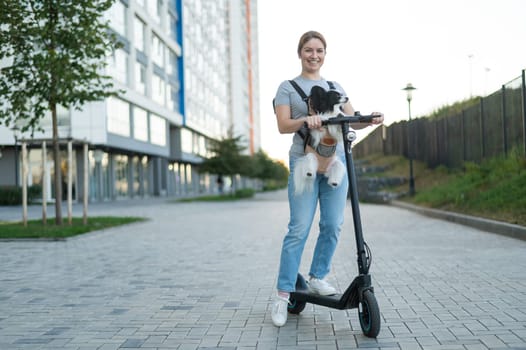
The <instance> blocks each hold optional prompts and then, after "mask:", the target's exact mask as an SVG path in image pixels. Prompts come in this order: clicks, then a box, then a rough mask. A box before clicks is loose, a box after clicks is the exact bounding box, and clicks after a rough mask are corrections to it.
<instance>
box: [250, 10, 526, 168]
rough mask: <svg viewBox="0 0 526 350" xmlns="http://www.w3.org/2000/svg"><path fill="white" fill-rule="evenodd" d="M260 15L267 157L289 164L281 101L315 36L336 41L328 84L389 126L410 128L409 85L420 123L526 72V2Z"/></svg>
mask: <svg viewBox="0 0 526 350" xmlns="http://www.w3.org/2000/svg"><path fill="white" fill-rule="evenodd" d="M257 11H258V35H259V38H258V41H259V43H258V45H259V48H258V49H259V80H260V115H261V136H262V148H263V150H264V151H265V152H266V153H267V154H268V155H269V156H270V157H271V158H274V159H280V160H283V161H285V163H287V162H288V155H287V153H288V148H289V146H290V143H291V137H292V135H291V134H287V135H281V134H279V132H278V129H277V125H276V118H275V116H274V114H273V111H272V105H271V102H272V99H273V98H274V95H275V93H276V90H277V88H278V85H279V84H280V83H281V82H282V81H283V80H287V79H292V78H294V77H296V76H297V75H299V74H300V73H301V63H300V61H299V59H298V56H297V53H296V49H297V45H298V40H299V38H300V36H301V35H302V34H303V33H304V32H306V31H308V30H317V31H319V32H321V33H322V34H323V35H324V36H325V39H326V40H327V55H326V58H325V63H324V66H323V67H322V71H321V73H322V76H323V77H324V78H326V79H327V80H334V81H337V82H338V83H340V84H341V85H342V86H343V88H344V89H345V91H346V92H347V95H348V96H349V98H350V101H351V103H352V105H353V107H354V109H355V110H358V111H360V112H361V113H362V114H368V113H370V112H373V111H379V112H382V113H384V115H385V124H386V125H390V124H392V123H394V122H397V121H400V120H404V119H408V116H409V112H408V103H407V100H406V94H405V91H403V90H402V89H403V88H404V87H405V86H406V85H407V84H408V83H411V84H412V85H413V86H414V87H416V88H417V90H415V91H414V92H413V99H412V101H411V116H412V117H413V118H417V117H422V116H425V115H427V114H430V113H431V112H433V111H434V110H436V109H438V108H440V107H442V106H445V105H448V104H452V103H454V102H457V101H461V100H464V99H467V98H469V97H470V96H485V95H488V94H491V93H493V92H495V91H496V90H498V89H499V88H500V87H501V86H502V85H503V84H505V83H507V82H509V81H511V80H513V79H515V78H517V77H519V76H520V75H521V72H522V70H523V69H526V21H525V19H524V18H525V17H524V16H525V14H526V0H316V1H314V0H260V1H258V8H257ZM365 130H371V128H366V129H365ZM367 132H369V131H359V132H358V137H359V138H362V137H365V136H366V134H367Z"/></svg>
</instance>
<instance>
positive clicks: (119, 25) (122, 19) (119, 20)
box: [106, 0, 126, 37]
mask: <svg viewBox="0 0 526 350" xmlns="http://www.w3.org/2000/svg"><path fill="white" fill-rule="evenodd" d="M106 16H107V19H108V20H109V21H110V27H111V28H113V30H115V31H116V32H117V33H119V34H120V35H122V36H124V37H126V6H124V4H123V3H122V2H120V0H117V1H115V2H114V3H113V5H112V7H111V8H110V9H109V11H108V12H106Z"/></svg>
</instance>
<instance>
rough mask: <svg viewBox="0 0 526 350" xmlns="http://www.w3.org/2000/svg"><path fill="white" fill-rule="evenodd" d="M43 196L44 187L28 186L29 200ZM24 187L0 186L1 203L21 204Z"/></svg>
mask: <svg viewBox="0 0 526 350" xmlns="http://www.w3.org/2000/svg"><path fill="white" fill-rule="evenodd" d="M40 196H42V187H41V186H40V185H33V186H29V187H28V188H27V201H28V202H32V201H34V200H35V199H36V198H40ZM21 204H22V187H17V186H0V205H21Z"/></svg>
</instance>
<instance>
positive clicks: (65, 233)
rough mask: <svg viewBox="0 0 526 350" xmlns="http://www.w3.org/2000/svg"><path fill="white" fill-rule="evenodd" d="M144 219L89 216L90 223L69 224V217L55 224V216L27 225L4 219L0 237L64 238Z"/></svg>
mask: <svg viewBox="0 0 526 350" xmlns="http://www.w3.org/2000/svg"><path fill="white" fill-rule="evenodd" d="M144 220H147V219H145V218H140V217H114V216H94V217H88V223H87V224H86V225H84V224H83V223H82V218H73V220H72V224H71V225H69V224H68V223H67V218H65V221H64V224H63V225H62V226H57V225H55V222H54V218H49V219H48V223H47V225H44V224H43V223H42V220H29V221H28V222H27V226H24V225H23V223H22V222H5V221H4V222H0V239H20V238H26V239H27V238H33V239H35V238H40V239H64V238H67V237H72V236H76V235H80V234H83V233H86V232H91V231H97V230H102V229H105V228H109V227H114V226H120V225H126V224H131V223H134V222H139V221H144Z"/></svg>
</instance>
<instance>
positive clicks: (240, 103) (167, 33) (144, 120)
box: [0, 0, 260, 201]
mask: <svg viewBox="0 0 526 350" xmlns="http://www.w3.org/2000/svg"><path fill="white" fill-rule="evenodd" d="M256 3H257V0H214V1H208V0H117V1H116V2H115V4H114V6H113V7H112V8H111V10H110V11H108V13H106V14H105V16H106V17H107V18H108V19H109V20H110V25H111V28H112V29H113V30H114V31H115V33H116V34H117V35H118V38H119V40H120V41H121V42H122V43H123V44H124V45H123V46H122V48H120V49H118V50H116V51H115V52H114V53H113V55H112V56H111V57H109V58H108V60H109V61H108V63H109V64H108V67H107V73H108V74H110V75H111V76H112V78H113V80H114V85H115V87H116V88H118V89H121V90H123V91H124V93H123V94H121V95H119V97H112V98H108V99H106V100H104V101H99V102H93V103H89V104H86V105H85V106H84V107H83V109H82V111H78V110H75V109H71V110H66V109H64V108H62V109H60V110H59V116H58V122H59V137H60V139H61V140H64V141H66V140H69V141H71V142H72V145H73V146H72V149H73V156H72V159H73V161H72V169H73V185H72V195H73V198H74V199H75V200H79V199H81V197H82V191H81V189H82V184H83V182H84V181H83V174H84V165H83V164H84V162H83V161H82V159H83V154H82V150H83V146H82V145H83V144H86V143H87V144H88V149H89V151H88V169H87V170H88V171H87V173H88V178H89V186H88V188H89V199H90V200H91V201H103V200H113V199H118V198H130V197H142V196H156V195H157V196H164V195H186V194H196V193H203V192H213V191H214V190H215V181H214V176H215V175H214V174H203V173H200V172H199V164H200V163H201V162H202V160H203V158H204V157H207V156H210V154H209V151H208V142H209V140H211V139H220V138H222V137H226V136H227V135H228V132H229V131H233V133H234V135H235V136H238V135H241V136H243V138H244V139H245V140H246V141H247V146H248V151H249V152H252V153H253V152H255V151H257V150H258V149H259V147H260V136H259V134H260V133H259V112H258V111H259V105H258V98H257V97H258V89H257V86H258V62H257V12H256V11H257V9H256ZM0 64H1V63H0ZM41 126H42V128H43V130H44V131H43V132H41V133H36V134H34V135H33V137H30V136H29V135H28V134H26V135H21V134H20V133H19V132H17V131H16V129H15V130H13V129H7V128H5V127H2V126H0V147H1V148H0V151H1V156H0V169H1V171H0V186H2V185H15V184H17V185H20V184H21V183H22V181H21V176H22V174H23V173H22V166H21V161H22V158H21V152H20V145H21V144H22V143H25V144H26V145H27V147H28V150H29V151H28V156H27V165H28V167H27V169H28V173H27V181H28V183H29V185H31V184H43V183H46V184H47V186H48V188H51V191H48V193H49V199H50V200H52V199H53V192H54V191H53V188H52V184H53V181H52V179H53V176H54V175H53V168H54V167H53V157H52V155H51V153H50V151H48V152H47V153H48V154H47V157H46V159H44V158H43V157H42V147H43V141H46V140H48V149H49V140H50V138H51V135H52V134H51V118H46V119H44V120H43V121H42V124H41ZM63 148H64V150H63V156H62V161H63V164H62V166H61V168H62V169H64V174H63V179H66V178H67V177H66V176H65V175H66V171H67V169H68V164H67V159H68V157H67V156H66V148H65V147H63ZM44 170H46V171H44ZM45 174H48V175H45ZM64 181H65V180H64ZM66 191H67V186H66V185H64V188H63V191H62V192H63V193H64V195H66Z"/></svg>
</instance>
